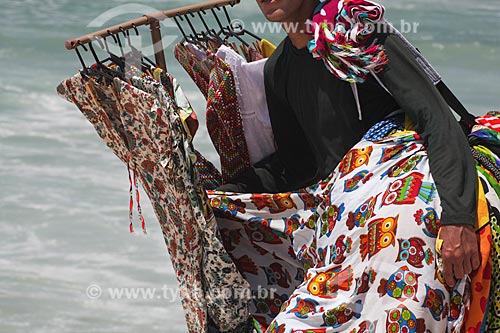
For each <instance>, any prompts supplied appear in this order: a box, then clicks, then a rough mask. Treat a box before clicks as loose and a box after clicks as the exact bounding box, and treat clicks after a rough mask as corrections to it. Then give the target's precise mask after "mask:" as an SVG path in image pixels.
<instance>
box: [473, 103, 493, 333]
mask: <svg viewBox="0 0 500 333" xmlns="http://www.w3.org/2000/svg"><path fill="white" fill-rule="evenodd" d="M499 116H500V113H498V112H489V113H488V114H487V115H485V116H482V117H478V118H477V119H476V122H477V124H478V125H476V126H474V127H473V129H472V132H471V134H470V135H469V142H470V144H471V147H472V148H473V153H474V155H475V158H476V164H477V170H478V173H479V175H480V176H481V181H482V182H481V183H482V184H481V185H482V188H483V189H484V192H485V198H486V200H487V203H488V208H489V213H490V219H489V223H490V230H489V231H490V233H491V238H490V242H491V258H490V259H491V268H490V269H488V268H489V267H486V269H485V270H484V274H483V275H484V276H483V281H481V280H479V279H480V277H478V281H477V282H479V283H480V284H479V285H480V286H483V287H485V288H487V284H486V283H484V281H486V282H488V280H490V279H491V282H490V283H491V287H490V288H489V295H487V294H486V293H484V292H482V290H481V289H478V290H477V291H476V293H474V289H473V293H472V296H473V297H474V296H476V299H477V300H478V301H476V304H477V303H479V305H480V306H479V307H477V306H476V307H475V308H474V310H473V312H474V313H473V314H472V316H471V318H470V320H469V322H468V326H467V329H468V332H497V331H498V330H500V222H499V221H500V218H499V216H500V210H499V206H498V204H497V202H498V200H499V199H498V198H499V197H500V156H499V155H498V154H497V153H496V150H497V148H498V147H499V146H500V133H499V132H498V131H499V127H498V124H500V121H499ZM494 151H495V152H494ZM482 232H483V233H485V232H487V231H482ZM476 286H478V284H476ZM484 298H486V300H487V301H485V299H484ZM473 300H474V299H473ZM482 314H485V318H484V319H483V320H480V319H481V315H482ZM478 328H479V329H480V330H478ZM474 330H475V331H474Z"/></svg>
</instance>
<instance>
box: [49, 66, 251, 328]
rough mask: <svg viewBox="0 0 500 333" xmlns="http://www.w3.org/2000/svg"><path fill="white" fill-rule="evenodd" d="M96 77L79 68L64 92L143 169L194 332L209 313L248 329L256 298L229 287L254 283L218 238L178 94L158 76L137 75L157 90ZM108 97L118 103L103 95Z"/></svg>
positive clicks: (112, 145) (117, 151)
mask: <svg viewBox="0 0 500 333" xmlns="http://www.w3.org/2000/svg"><path fill="white" fill-rule="evenodd" d="M89 82H90V81H88V80H87V79H84V78H82V77H81V76H80V75H76V76H75V77H73V78H71V79H68V80H66V81H64V82H63V83H62V84H61V85H60V86H59V87H58V92H59V93H60V94H61V95H62V96H63V97H65V98H66V99H67V100H69V101H70V102H73V103H75V104H76V105H77V106H78V107H79V109H80V110H81V111H82V113H83V114H84V115H85V116H86V118H87V119H88V120H89V121H90V122H91V123H92V124H93V125H94V127H95V128H96V130H97V132H98V134H99V136H100V137H101V138H102V139H103V140H104V141H105V143H106V144H107V145H108V146H109V147H110V148H112V149H113V151H114V153H115V154H116V155H117V156H118V157H119V158H120V159H121V160H122V161H124V162H125V163H126V164H127V165H128V166H129V167H130V168H132V169H134V170H136V172H137V173H138V175H139V178H140V179H141V182H142V184H143V186H144V188H145V190H146V193H147V194H148V196H149V197H150V199H151V202H152V204H153V208H154V210H155V213H156V215H157V217H158V220H159V222H160V225H161V227H162V231H163V234H164V236H165V240H166V243H167V248H168V250H169V254H170V257H171V260H172V264H173V266H174V270H175V271H176V274H177V278H178V281H179V284H180V293H181V299H182V304H183V307H184V311H185V314H186V321H187V324H188V330H189V332H206V331H207V330H208V322H209V317H210V318H211V320H212V322H213V323H215V325H216V326H217V327H218V329H220V330H222V331H227V332H231V331H234V332H243V331H246V330H247V329H246V327H247V326H248V325H249V320H250V317H249V310H248V300H247V299H241V298H235V297H232V295H233V294H234V293H231V292H229V293H228V292H226V291H227V290H228V289H230V290H233V289H240V290H245V289H246V288H248V284H247V283H246V281H245V280H244V279H243V278H242V276H241V275H240V274H239V273H238V271H237V270H236V267H235V265H234V264H233V262H232V261H231V260H230V259H229V257H228V255H227V253H226V252H225V250H224V248H223V246H222V244H221V242H220V241H218V239H217V235H216V229H215V219H214V216H213V214H212V211H211V208H210V206H208V205H207V198H206V197H205V196H204V192H203V190H202V188H201V186H200V185H199V184H197V183H196V182H195V179H197V178H196V170H195V169H194V167H193V165H194V164H193V162H194V159H195V158H196V154H195V152H194V150H192V149H191V146H190V143H189V140H188V137H187V133H186V131H185V126H184V124H183V123H182V121H181V118H182V114H183V112H182V110H178V104H177V103H176V100H175V98H174V96H171V95H169V94H167V89H165V88H164V87H163V86H161V85H160V84H155V83H154V80H152V79H141V78H136V79H134V83H135V84H136V85H137V86H140V87H141V88H142V89H145V90H148V89H149V92H146V91H144V90H141V89H138V88H136V87H133V86H131V85H130V84H128V83H126V82H124V81H120V80H119V79H115V81H114V83H113V84H114V86H104V85H102V86H100V85H99V84H97V83H94V84H92V86H94V88H96V87H97V88H98V89H96V90H100V93H96V91H91V90H89V89H90V88H89V87H88V83H89ZM174 86H176V84H175V83H174ZM174 90H175V91H177V89H174ZM150 92H152V93H154V96H153V94H150ZM105 99H106V101H107V102H109V101H114V103H101V102H102V101H104V100H105ZM179 104H180V105H182V103H179ZM104 105H107V106H106V107H104ZM106 111H107V112H106ZM108 113H109V114H112V115H113V117H111V118H110V117H108ZM111 119H113V120H111Z"/></svg>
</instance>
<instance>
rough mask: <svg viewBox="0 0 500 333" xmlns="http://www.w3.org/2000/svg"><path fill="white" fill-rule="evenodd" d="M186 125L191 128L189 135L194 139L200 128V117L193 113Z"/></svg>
mask: <svg viewBox="0 0 500 333" xmlns="http://www.w3.org/2000/svg"><path fill="white" fill-rule="evenodd" d="M186 124H187V126H188V128H189V133H190V134H191V137H192V138H193V139H194V136H195V134H196V131H198V127H199V126H200V124H199V122H198V116H196V113H195V112H194V111H193V112H192V113H191V115H190V116H189V118H187V119H186Z"/></svg>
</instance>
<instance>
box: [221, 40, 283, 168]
mask: <svg viewBox="0 0 500 333" xmlns="http://www.w3.org/2000/svg"><path fill="white" fill-rule="evenodd" d="M216 56H218V57H219V58H221V59H222V60H224V61H225V62H226V63H227V64H228V65H229V67H230V68H231V70H232V72H233V77H234V82H235V87H236V93H237V95H238V104H239V106H240V114H241V120H242V123H243V131H244V134H245V140H246V143H247V147H248V154H249V158H250V164H252V165H253V164H255V163H257V162H259V161H261V160H263V159H264V158H265V157H268V156H269V155H271V154H272V153H274V152H275V151H276V147H275V144H274V135H273V129H272V126H271V119H270V118H269V109H268V108H267V100H266V91H265V88H264V66H265V64H266V61H267V59H263V60H259V61H255V62H250V63H247V62H246V60H245V59H243V57H242V56H240V55H239V54H238V53H236V52H235V51H234V50H233V49H232V48H229V47H227V46H225V45H223V46H221V47H220V48H219V50H218V51H217V53H216Z"/></svg>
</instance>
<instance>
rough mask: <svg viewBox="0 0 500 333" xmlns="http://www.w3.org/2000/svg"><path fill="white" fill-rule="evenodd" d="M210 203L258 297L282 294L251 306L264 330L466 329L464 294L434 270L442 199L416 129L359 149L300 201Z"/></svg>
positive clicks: (254, 198) (259, 198)
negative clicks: (262, 293) (265, 292)
mask: <svg viewBox="0 0 500 333" xmlns="http://www.w3.org/2000/svg"><path fill="white" fill-rule="evenodd" d="M210 197H211V200H212V207H213V208H214V210H215V213H216V215H217V216H219V218H218V222H219V229H220V231H221V234H222V238H223V240H224V244H225V246H226V248H227V249H228V252H229V254H230V255H231V257H232V259H233V260H234V261H235V263H236V265H237V267H238V268H239V270H240V271H241V272H242V273H243V275H244V276H245V278H246V279H247V280H248V281H249V282H250V284H251V285H252V288H253V290H254V291H255V290H257V289H258V288H267V289H268V290H272V289H273V288H274V289H275V290H278V291H277V292H276V293H275V295H274V296H275V298H274V302H271V300H267V301H265V302H264V303H265V306H264V305H262V301H258V300H255V299H254V310H255V309H256V311H254V317H255V318H256V319H257V320H258V321H259V322H260V323H261V324H262V326H263V327H267V330H266V332H269V333H278V332H279V333H291V332H315V333H329V332H331V333H334V332H349V333H362V332H394V333H397V332H402V333H424V332H436V333H437V332H458V331H459V327H458V326H460V325H459V324H460V321H459V320H458V319H459V318H460V317H461V314H462V296H463V295H462V294H463V291H461V290H450V289H448V288H447V287H446V286H445V284H444V282H443V280H442V275H441V274H440V270H439V267H438V265H437V261H436V259H437V254H436V238H437V231H438V229H439V223H440V218H439V217H440V214H441V206H440V198H439V195H438V193H437V190H436V186H435V184H434V181H433V179H432V176H431V173H430V170H429V164H428V159H427V154H426V151H425V148H424V146H423V143H422V140H421V139H420V137H419V136H418V135H417V134H416V133H415V132H404V131H400V132H397V133H396V134H394V135H392V136H388V137H386V138H383V139H381V140H379V141H376V142H370V141H366V140H364V141H361V142H359V143H358V144H357V145H356V146H355V147H353V149H351V150H350V151H349V152H348V153H347V155H346V156H345V157H344V159H343V160H342V162H341V163H340V164H339V165H338V167H337V168H336V170H334V172H333V173H332V174H331V175H330V177H329V178H327V179H325V180H324V181H322V182H320V183H318V184H316V185H315V186H312V187H309V188H306V189H304V190H301V191H298V192H293V193H287V194H273V195H266V194H259V195H254V194H233V195H231V194H228V193H224V194H223V193H216V192H211V193H210ZM263 256H267V257H266V258H265V260H264V257H263ZM262 260H264V261H266V262H267V265H263V264H262ZM269 260H270V261H269ZM296 260H298V261H299V262H300V266H298V265H296V264H295V263H294V262H296ZM301 274H303V275H302V276H303V280H301V281H299V280H297V278H300V277H301ZM296 285H297V287H296V288H295V286H296ZM294 288H295V289H294ZM290 291H292V292H291V293H290ZM287 293H288V296H289V297H286V295H287ZM266 302H267V303H266ZM259 304H260V305H259ZM273 305H274V307H273ZM278 305H279V306H280V309H279V310H278V308H277V306H278ZM274 316H275V317H274ZM272 317H274V320H273V321H272V322H270V319H271V318H272ZM264 330H265V329H264Z"/></svg>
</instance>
